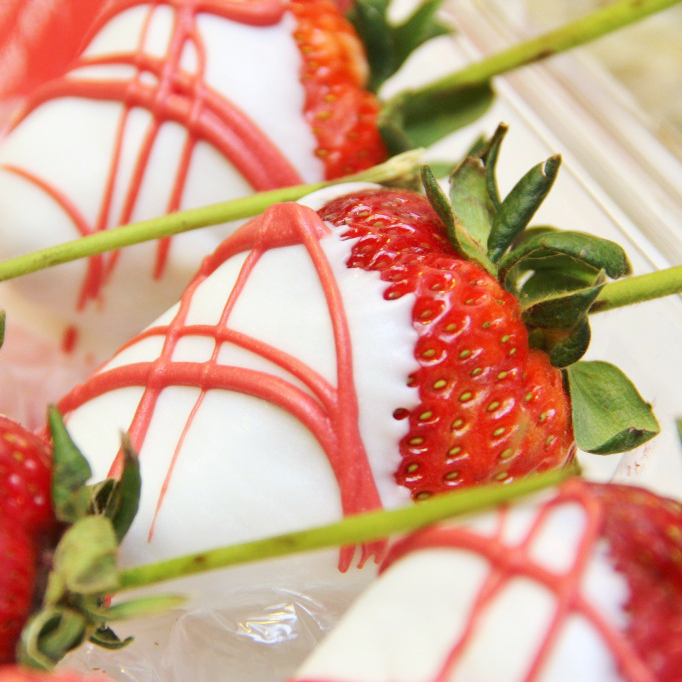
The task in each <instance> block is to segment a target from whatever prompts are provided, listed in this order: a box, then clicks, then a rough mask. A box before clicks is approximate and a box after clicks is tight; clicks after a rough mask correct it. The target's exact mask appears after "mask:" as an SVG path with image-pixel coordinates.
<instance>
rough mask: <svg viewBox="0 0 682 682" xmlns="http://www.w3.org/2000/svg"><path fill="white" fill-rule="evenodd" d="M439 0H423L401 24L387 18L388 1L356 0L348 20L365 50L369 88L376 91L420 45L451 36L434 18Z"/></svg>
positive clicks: (442, 24) (436, 18)
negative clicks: (368, 72) (368, 69)
mask: <svg viewBox="0 0 682 682" xmlns="http://www.w3.org/2000/svg"><path fill="white" fill-rule="evenodd" d="M441 3H442V0H426V1H425V2H422V3H421V5H419V7H417V9H416V10H415V11H414V12H413V14H412V15H411V16H409V17H408V18H407V19H406V20H405V21H404V22H403V23H401V24H397V25H396V24H393V23H392V22H391V21H390V20H389V18H388V7H389V2H388V0H355V2H354V3H353V6H352V8H351V9H350V11H349V12H348V15H347V16H348V19H349V20H350V22H351V23H352V24H353V26H354V28H355V31H356V33H357V34H358V36H359V37H360V40H361V41H362V42H363V44H364V47H365V54H366V55H367V61H368V63H369V68H370V79H369V84H368V88H369V89H370V90H371V91H372V92H377V91H378V90H379V87H380V86H381V85H382V84H383V83H384V82H385V81H386V80H388V79H389V78H390V77H391V76H392V75H393V74H395V73H396V72H397V71H398V69H400V67H401V66H402V65H403V64H404V62H405V61H406V60H407V58H408V57H409V56H410V55H411V54H412V52H414V51H415V50H416V49H417V48H418V47H419V46H421V45H423V44H424V43H426V42H427V41H429V40H431V39H432V38H436V37H437V36H441V35H448V34H450V33H452V28H450V27H449V26H447V25H446V24H445V23H444V22H442V21H440V19H438V17H437V16H436V12H437V11H438V9H439V7H440V5H441Z"/></svg>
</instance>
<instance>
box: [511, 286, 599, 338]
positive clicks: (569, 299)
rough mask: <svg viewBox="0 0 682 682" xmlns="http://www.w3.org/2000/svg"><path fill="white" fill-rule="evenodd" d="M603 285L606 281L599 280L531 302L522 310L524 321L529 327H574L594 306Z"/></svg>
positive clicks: (566, 328) (568, 328)
mask: <svg viewBox="0 0 682 682" xmlns="http://www.w3.org/2000/svg"><path fill="white" fill-rule="evenodd" d="M600 279H601V278H600ZM603 287H604V282H603V281H598V283H597V284H595V285H594V286H591V287H585V288H584V289H578V290H576V291H569V292H564V293H559V294H555V295H550V296H548V297H547V298H545V299H542V300H540V301H536V302H531V304H530V305H528V306H527V307H525V308H524V309H523V311H522V314H523V319H524V322H525V323H526V324H527V325H528V326H529V327H541V328H544V329H557V330H565V331H568V330H570V329H573V327H575V326H576V324H578V322H579V321H580V319H581V318H582V317H583V316H584V315H585V314H586V313H587V311H588V310H589V309H590V308H591V307H592V304H593V303H594V301H595V300H596V298H597V296H599V292H600V291H601V290H602V289H603Z"/></svg>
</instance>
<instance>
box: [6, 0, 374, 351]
mask: <svg viewBox="0 0 682 682" xmlns="http://www.w3.org/2000/svg"><path fill="white" fill-rule="evenodd" d="M71 4H73V3H71ZM76 4H78V3H76ZM93 6H95V4H94V3H93ZM33 13H34V14H35V15H38V16H37V18H35V19H34V22H36V23H39V19H41V15H40V10H34V11H33ZM88 14H89V15H90V19H89V20H88V22H83V23H87V26H82V35H74V34H72V33H67V34H66V35H67V37H68V38H69V39H70V40H71V42H72V43H73V44H72V45H71V46H70V48H69V47H65V48H64V52H66V53H68V52H69V50H70V51H71V52H72V54H73V59H72V61H71V62H70V63H69V66H68V70H67V71H66V72H64V73H58V74H56V75H53V77H52V78H50V79H47V80H45V75H44V74H42V72H41V69H40V68H39V67H36V68H35V69H33V70H35V71H39V72H41V73H40V74H38V75H40V78H38V76H36V77H35V78H33V76H34V75H35V74H33V73H32V67H31V64H32V63H33V62H35V63H36V64H38V65H39V64H41V63H42V61H43V60H50V55H51V53H52V39H53V36H52V34H50V33H49V32H48V34H47V35H43V38H42V40H41V41H40V42H39V44H38V45H35V44H33V43H31V45H32V48H31V53H32V60H31V61H28V62H27V65H26V70H27V72H28V73H27V74H26V80H27V82H28V81H33V82H38V81H40V80H43V81H44V82H42V83H40V84H39V85H37V86H36V87H35V88H34V89H33V90H32V91H30V92H29V93H27V96H26V101H25V104H24V105H23V107H22V109H21V110H20V111H19V112H17V113H16V114H15V115H14V117H13V118H12V119H11V122H10V125H9V129H8V131H7V134H6V136H5V138H4V139H3V140H2V144H0V202H1V203H2V205H3V214H2V220H1V222H0V254H1V255H2V257H3V258H5V257H9V256H13V255H18V254H20V253H25V252H27V251H30V250H32V249H37V248H41V247H44V246H49V245H51V244H55V243H60V242H63V241H67V240H70V239H76V238H78V237H79V236H85V235H89V234H93V233H96V232H100V231H103V230H107V229H109V228H112V227H115V226H117V225H120V224H124V223H128V222H133V221H139V220H144V219H146V218H155V217H157V216H160V215H163V214H165V213H168V212H171V211H176V210H179V209H182V208H191V207H197V206H202V205H205V204H209V203H214V202H218V201H224V200H226V199H230V198H233V197H238V196H242V195H244V194H246V193H249V192H253V191H258V190H266V189H272V188H276V187H282V186H288V185H296V184H301V183H304V182H313V181H318V180H321V179H324V178H325V177H329V178H331V177H337V176H339V175H342V174H345V173H349V172H353V171H356V170H359V169H363V168H368V167H370V166H372V165H374V164H376V163H378V162H379V161H382V160H383V159H384V158H385V156H386V152H385V150H384V147H383V143H382V142H381V139H380V136H379V132H378V129H377V126H376V117H377V114H378V104H377V102H376V99H375V97H374V96H373V95H372V94H371V93H370V92H368V91H367V90H366V89H365V85H366V81H367V78H368V67H367V64H366V61H365V57H364V53H363V48H362V46H361V44H360V42H359V40H358V38H357V37H356V35H355V34H354V32H353V30H352V28H351V26H350V24H349V23H348V22H347V21H346V20H345V19H344V18H343V17H342V16H341V14H340V13H339V10H338V8H337V7H336V5H335V3H333V2H332V1H331V0H292V1H291V2H279V1H278V0H274V1H270V0H253V1H250V2H246V3H232V2H223V1H222V0H214V1H211V2H206V3H195V2H191V1H189V0H182V1H180V2H165V1H164V2H153V3H150V2H143V1H142V0H134V1H132V2H131V1H129V0H116V1H115V2H109V3H100V5H99V11H98V12H92V11H90V12H88ZM28 20H29V19H28V18H25V21H28ZM85 29H87V30H85ZM31 36H32V34H31V35H29V36H27V37H26V40H27V41H28V40H35V37H31ZM83 41H85V44H81V43H83ZM38 55H40V56H38ZM46 226H47V227H46ZM231 229H232V228H230V227H225V226H224V227H223V228H222V229H218V230H217V231H213V232H212V233H208V232H204V233H202V234H198V233H195V234H194V235H192V236H187V235H185V236H184V237H178V238H177V239H174V240H173V241H172V243H171V240H170V239H163V240H161V241H160V242H159V243H158V244H155V245H146V246H142V247H138V248H136V249H133V250H127V251H126V252H119V253H116V254H106V255H98V256H95V257H92V258H90V259H89V260H88V261H84V262H81V263H78V264H74V265H71V266H67V267H64V268H60V269H57V270H54V271H52V272H50V273H43V274H42V275H37V276H35V277H30V278H27V279H25V280H22V281H20V282H17V285H18V286H17V293H18V295H19V296H20V297H21V298H20V299H19V300H18V301H17V302H16V303H13V304H12V306H9V305H8V308H9V309H10V312H12V311H14V309H15V307H16V309H18V310H20V311H23V312H24V315H25V314H26V313H25V310H24V309H25V308H26V301H31V302H33V303H34V304H35V303H38V305H40V306H41V313H40V314H39V315H37V316H36V318H35V320H33V319H31V318H26V319H27V320H29V321H30V322H32V323H35V324H36V325H37V326H39V327H40V328H41V329H42V330H43V331H44V332H49V333H51V334H54V335H56V336H57V337H61V339H62V345H63V347H64V349H66V350H73V349H89V350H91V351H95V352H97V353H99V354H100V355H99V356H98V357H101V358H103V357H106V356H107V355H108V354H109V353H110V352H111V351H112V350H114V349H115V348H116V347H117V346H118V344H119V343H121V342H122V341H124V340H125V339H126V338H127V337H128V336H130V335H131V334H132V333H134V332H136V331H137V330H138V329H139V328H140V327H141V326H142V325H143V324H146V323H147V322H148V321H149V320H150V319H152V318H153V317H154V316H156V315H158V314H159V313H160V312H162V311H163V310H164V309H165V308H166V307H167V306H168V305H170V304H172V302H173V301H174V300H175V299H176V298H177V296H178V295H179V294H180V292H181V291H182V288H183V287H184V286H185V285H186V283H187V281H188V280H189V279H190V277H191V275H192V273H193V272H194V271H195V270H196V267H197V264H198V262H199V261H200V259H201V258H202V257H204V256H205V255H206V253H208V252H210V251H212V250H213V248H215V246H216V245H217V244H218V242H219V241H220V239H222V238H223V237H224V236H225V235H226V234H227V233H229V231H230V230H231ZM19 235H21V236H19ZM131 300H135V302H136V304H135V305H134V306H133V305H130V301H131ZM22 306H23V307H22Z"/></svg>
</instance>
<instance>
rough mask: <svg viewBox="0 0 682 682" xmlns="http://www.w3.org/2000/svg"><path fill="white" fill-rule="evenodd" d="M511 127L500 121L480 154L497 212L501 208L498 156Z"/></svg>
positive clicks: (489, 193) (490, 194)
mask: <svg viewBox="0 0 682 682" xmlns="http://www.w3.org/2000/svg"><path fill="white" fill-rule="evenodd" d="M507 130H509V128H508V127H507V126H506V125H505V124H504V123H500V124H499V125H498V126H497V129H496V130H495V132H494V133H493V136H492V137H491V138H490V139H489V140H488V141H487V142H486V144H485V145H484V146H483V148H482V149H481V151H480V152H479V154H478V156H479V157H480V159H481V160H482V161H483V163H484V165H485V168H486V183H487V185H488V197H489V199H490V201H491V202H492V204H493V207H494V210H495V213H497V211H499V210H500V203H501V202H500V192H499V190H498V188H497V172H496V171H497V157H498V156H499V153H500V145H501V144H502V140H504V137H505V135H506V134H507Z"/></svg>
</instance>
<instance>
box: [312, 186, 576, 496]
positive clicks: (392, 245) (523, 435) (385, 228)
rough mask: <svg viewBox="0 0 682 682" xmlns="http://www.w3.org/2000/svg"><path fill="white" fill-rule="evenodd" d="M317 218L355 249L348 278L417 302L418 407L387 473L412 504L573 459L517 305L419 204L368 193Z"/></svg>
mask: <svg viewBox="0 0 682 682" xmlns="http://www.w3.org/2000/svg"><path fill="white" fill-rule="evenodd" d="M320 216H321V217H322V218H323V219H324V220H327V221H329V222H331V223H332V224H334V225H336V226H337V227H342V228H343V230H344V232H343V238H344V239H357V242H355V243H354V244H353V246H352V248H351V254H352V255H351V257H350V258H349V260H348V263H347V265H348V267H351V268H362V269H364V270H373V271H379V272H380V273H381V278H382V280H383V281H385V282H387V283H389V286H388V288H387V289H386V291H385V293H384V296H385V298H387V299H390V300H395V299H398V298H400V297H401V296H404V295H406V294H412V295H413V296H415V297H416V300H415V302H414V306H413V309H412V324H413V327H414V329H415V330H416V332H417V334H418V340H417V343H416V346H415V351H414V352H415V358H416V360H417V361H418V363H419V369H418V370H417V372H415V373H414V374H412V375H411V376H410V378H409V384H410V385H411V386H413V387H415V388H417V389H418V390H419V404H418V405H417V406H416V407H415V408H413V409H411V410H407V409H404V408H400V407H399V408H397V410H396V412H395V417H396V418H397V419H408V421H409V431H408V433H407V434H406V435H405V436H404V437H403V439H402V440H401V442H400V454H401V458H402V462H401V465H400V468H399V469H398V471H397V473H396V477H397V480H398V482H399V483H400V484H402V485H405V486H406V487H408V488H409V489H410V491H411V492H412V496H413V497H414V498H415V499H424V498H425V497H428V496H430V495H431V494H432V493H435V492H442V491H445V490H448V489H450V488H454V487H458V486H466V485H471V484H475V483H483V482H489V481H495V480H497V481H511V480H513V479H515V478H517V477H519V476H524V475H527V474H528V473H530V472H533V471H542V470H545V469H548V468H553V467H557V466H563V465H565V464H566V463H568V462H569V461H570V460H571V458H572V456H573V452H574V441H573V436H572V433H571V429H570V406H569V399H568V396H567V394H566V391H565V389H564V386H563V383H562V379H561V373H560V370H559V369H557V368H555V367H552V366H551V364H550V361H549V356H548V355H547V354H546V353H543V352H542V351H537V350H531V349H529V344H528V332H527V330H526V327H525V325H524V323H523V320H522V317H521V307H520V305H519V302H518V301H517V300H516V299H515V298H514V297H513V296H512V295H511V294H510V293H508V292H507V291H505V290H504V289H503V288H502V287H501V286H500V284H499V283H498V282H497V281H496V280H495V279H494V278H493V277H491V276H490V275H489V274H488V273H487V272H486V271H485V270H483V268H481V267H480V266H479V265H477V264H475V263H470V262H467V261H466V260H463V259H462V258H461V257H460V256H459V255H458V254H457V253H456V251H455V249H454V248H453V247H452V245H451V244H450V243H449V241H448V240H447V235H446V233H445V229H444V227H443V224H442V223H441V221H440V219H439V217H438V215H437V214H436V212H435V210H434V209H433V208H432V206H431V205H430V203H429V201H428V199H427V198H426V197H425V196H423V195H420V194H415V193H411V192H407V191H400V190H372V191H365V192H360V193H355V194H351V195H347V196H345V197H342V198H340V199H338V200H336V201H333V202H331V203H330V204H328V205H327V206H325V207H324V208H323V209H322V210H321V211H320Z"/></svg>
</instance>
